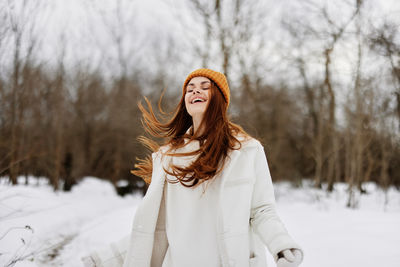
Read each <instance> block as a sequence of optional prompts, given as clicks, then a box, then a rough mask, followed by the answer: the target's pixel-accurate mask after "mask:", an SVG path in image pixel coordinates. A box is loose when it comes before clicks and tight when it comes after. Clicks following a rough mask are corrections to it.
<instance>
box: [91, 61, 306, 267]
mask: <svg viewBox="0 0 400 267" xmlns="http://www.w3.org/2000/svg"><path fill="white" fill-rule="evenodd" d="M229 97H230V93H229V86H228V82H227V80H226V77H225V75H224V74H222V73H220V72H216V71H213V70H210V69H198V70H195V71H194V72H192V73H190V74H189V75H188V77H187V78H186V80H185V82H184V84H183V92H182V97H181V100H180V102H179V104H178V105H177V107H176V111H175V114H174V115H173V117H172V118H171V119H170V120H169V121H167V122H161V121H159V120H158V119H157V117H156V116H155V114H154V113H153V110H152V107H151V104H150V103H149V102H147V104H148V110H146V109H145V108H144V107H143V106H141V105H140V108H141V110H142V112H143V121H144V126H145V129H146V131H147V132H148V133H150V134H152V135H153V136H155V137H164V138H165V140H166V141H165V143H164V145H162V146H161V147H160V146H158V145H157V144H156V143H155V142H154V141H152V140H151V139H147V138H142V139H141V140H142V142H143V143H144V144H145V145H147V146H148V147H151V148H152V149H153V153H152V154H151V157H148V158H147V159H145V160H142V161H140V162H139V163H138V164H136V165H135V167H136V170H134V171H132V173H134V174H136V175H138V176H141V177H142V178H143V179H144V180H145V181H146V182H147V183H150V186H149V189H148V191H147V193H146V196H145V197H144V198H143V201H142V202H141V204H140V205H139V207H138V208H137V210H136V214H135V217H134V220H133V226H132V233H131V235H130V237H129V239H128V241H126V243H120V244H119V245H117V246H116V245H112V246H111V249H110V250H108V252H101V253H93V254H92V255H91V256H90V257H87V258H86V259H85V262H86V263H85V264H86V266H110V267H111V266H113V267H116V266H122V265H123V267H150V266H151V267H187V266H193V267H204V266H207V267H221V266H222V267H228V266H229V267H233V266H236V267H265V266H267V263H266V258H265V257H266V255H265V246H267V247H268V249H269V251H270V252H271V254H272V255H273V256H274V259H275V261H276V262H277V266H279V267H296V266H299V265H300V263H301V262H302V260H303V251H302V250H301V248H300V246H299V245H298V244H296V242H294V240H292V238H291V237H290V236H289V234H288V233H287V231H286V228H285V227H284V225H283V223H282V222H281V220H280V219H279V217H278V215H277V213H276V211H275V197H274V191H273V186H272V180H271V176H270V172H269V169H268V163H267V159H266V157H265V153H264V149H263V146H262V145H261V144H260V142H259V141H257V140H256V139H254V138H252V137H251V136H249V135H248V134H247V133H246V132H245V131H244V130H243V129H242V128H241V127H240V126H238V125H236V124H234V123H232V122H230V121H229V119H228V117H227V109H228V105H229ZM125 240H126V239H125ZM127 243H129V245H127Z"/></svg>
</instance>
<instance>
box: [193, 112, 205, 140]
mask: <svg viewBox="0 0 400 267" xmlns="http://www.w3.org/2000/svg"><path fill="white" fill-rule="evenodd" d="M192 120H193V135H197V136H199V135H201V134H202V133H203V131H204V127H201V129H199V127H200V125H201V121H202V120H203V116H202V115H199V116H193V117H192Z"/></svg>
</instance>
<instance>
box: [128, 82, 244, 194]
mask: <svg viewBox="0 0 400 267" xmlns="http://www.w3.org/2000/svg"><path fill="white" fill-rule="evenodd" d="M210 90H211V91H210V94H211V97H210V100H209V101H208V105H207V109H206V111H205V114H204V117H203V120H202V122H201V124H200V126H199V129H201V128H203V129H204V131H203V132H202V134H201V135H198V134H194V133H193V128H192V129H191V130H192V131H191V133H189V134H187V131H188V129H189V128H190V127H191V126H192V117H191V116H190V115H189V113H188V112H187V110H186V106H185V94H183V95H182V98H181V100H180V102H179V104H178V106H177V107H176V108H175V111H174V112H173V116H172V117H171V118H170V119H168V117H167V115H168V114H167V113H166V112H164V111H163V110H162V108H161V101H162V97H163V95H161V96H160V99H159V102H158V109H159V111H160V113H161V117H163V119H162V120H164V122H163V121H162V120H159V119H158V118H157V116H156V115H155V114H154V112H153V108H152V105H151V103H150V101H149V100H148V99H147V98H146V97H145V101H146V104H147V108H148V110H146V109H145V108H144V107H143V105H142V104H141V103H139V104H138V106H139V109H140V111H141V112H142V115H143V118H142V124H143V127H144V129H145V131H146V132H147V133H148V134H150V135H151V136H153V137H156V138H163V139H164V140H165V142H164V145H165V146H167V147H168V150H167V152H166V155H168V156H176V157H185V156H193V155H197V157H196V159H195V160H194V161H193V162H192V163H191V164H190V165H189V166H176V165H172V164H170V166H169V168H168V169H165V168H164V171H165V172H166V173H167V174H169V175H171V176H174V177H175V178H176V180H168V181H169V182H171V183H178V182H179V183H181V184H182V185H184V186H186V187H193V186H195V185H197V184H201V183H203V182H205V181H207V180H211V179H212V178H214V177H215V176H216V175H217V174H218V173H219V172H220V171H221V170H222V168H223V166H224V163H225V159H226V157H227V156H228V152H229V150H234V149H239V148H240V147H241V143H240V141H239V140H238V139H237V136H238V135H239V134H241V135H243V136H244V137H249V135H248V134H247V133H246V132H245V131H244V130H243V129H242V127H240V126H239V125H237V124H234V123H232V122H231V121H229V119H228V116H227V112H226V111H227V105H228V104H227V103H226V101H225V99H224V97H223V95H222V93H221V91H220V90H219V88H218V86H217V85H216V84H215V83H214V82H213V81H211V87H210ZM185 138H188V139H189V141H192V140H198V141H199V144H200V148H199V149H198V150H195V151H190V152H186V153H176V152H175V150H176V149H178V148H181V147H183V146H184V145H185V140H184V139H185ZM138 139H139V141H140V142H141V143H142V144H143V145H145V146H146V147H147V148H149V149H150V150H151V151H152V152H156V151H158V150H159V148H160V145H159V144H158V143H157V142H156V141H154V140H153V139H150V138H148V137H145V136H140V137H139V138H138ZM152 169H153V166H152V157H151V155H148V156H147V157H146V158H144V159H138V163H136V164H135V170H132V171H131V173H132V174H134V175H137V176H139V177H141V178H142V179H143V180H144V181H145V182H146V183H147V184H149V183H150V182H151V175H152Z"/></svg>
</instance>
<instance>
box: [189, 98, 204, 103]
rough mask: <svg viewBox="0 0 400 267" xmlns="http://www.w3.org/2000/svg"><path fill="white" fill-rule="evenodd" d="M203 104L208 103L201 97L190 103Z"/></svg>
mask: <svg viewBox="0 0 400 267" xmlns="http://www.w3.org/2000/svg"><path fill="white" fill-rule="evenodd" d="M202 102H206V100H205V99H203V98H200V97H196V98H195V99H193V100H192V101H191V102H190V103H191V104H195V103H202Z"/></svg>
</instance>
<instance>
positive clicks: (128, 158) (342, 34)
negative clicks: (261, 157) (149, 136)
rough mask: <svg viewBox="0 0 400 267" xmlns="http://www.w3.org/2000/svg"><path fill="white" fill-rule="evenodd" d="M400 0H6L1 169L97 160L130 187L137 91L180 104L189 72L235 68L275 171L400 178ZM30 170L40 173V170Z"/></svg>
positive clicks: (351, 182)
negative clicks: (182, 88)
mask: <svg viewBox="0 0 400 267" xmlns="http://www.w3.org/2000/svg"><path fill="white" fill-rule="evenodd" d="M399 18H400V3H399V2H398V1H378V0H351V1H350V0H338V1H322V0H303V1H288V0H285V1H272V0H271V1H253V0H215V1H202V0H188V1H183V0H181V1H172V0H163V1H162V0H159V1H156V0H151V1H128V0H117V1H107V0H102V1H92V0H84V1H78V0H74V1H48V0H47V1H46V0H40V1H28V0H16V1H11V0H3V1H1V2H0V177H1V178H0V179H1V180H3V181H6V182H10V183H12V184H17V182H18V181H21V180H20V179H17V178H18V176H25V177H28V176H30V175H33V176H37V177H46V178H47V179H48V180H49V182H50V184H51V185H52V186H53V188H54V190H65V191H69V190H71V188H72V187H73V186H74V185H75V184H76V183H78V182H79V181H80V180H81V179H82V178H83V177H85V176H95V177H99V178H102V179H106V180H109V181H111V182H112V184H113V185H114V186H115V188H116V189H117V191H118V192H119V193H120V194H121V195H123V194H126V193H128V192H132V191H133V190H140V191H143V192H144V191H145V190H146V186H145V184H144V183H143V181H141V179H140V178H138V177H135V176H133V175H132V174H131V173H130V170H131V169H132V168H133V166H134V163H135V162H136V158H137V157H139V158H140V157H143V156H144V155H146V154H147V153H148V151H146V149H145V148H144V147H142V145H141V144H140V143H139V141H138V140H137V137H138V136H140V135H142V134H143V133H144V132H143V129H142V127H141V121H140V119H141V114H140V111H139V109H138V107H137V103H138V102H139V101H143V97H144V96H146V97H148V98H149V99H151V101H152V102H153V103H154V105H157V102H158V100H159V98H160V96H161V94H162V92H163V91H164V90H165V95H164V97H163V102H162V105H163V107H164V109H165V110H167V111H173V108H174V106H175V105H176V104H177V103H178V101H179V98H180V96H181V86H182V82H183V81H184V79H185V77H186V75H187V74H188V73H189V72H190V71H192V70H194V69H196V68H200V67H208V68H212V69H215V70H218V71H221V72H223V73H225V74H226V76H227V77H228V80H229V85H230V88H231V95H232V103H231V105H230V108H229V114H230V117H231V119H232V120H233V121H234V122H236V123H238V124H240V125H242V126H243V127H244V128H245V130H246V131H248V132H249V133H250V134H252V135H253V136H254V137H256V138H258V139H259V140H260V141H261V142H262V143H263V144H264V146H265V148H266V153H267V158H268V163H269V167H270V170H271V173H272V178H273V180H274V181H279V180H286V181H290V182H291V183H292V184H293V185H295V186H301V185H302V182H303V181H304V179H307V180H312V182H313V184H314V186H316V187H318V188H323V189H324V190H327V191H332V190H333V188H334V185H335V184H336V183H338V182H344V183H346V184H347V185H348V200H347V206H349V207H356V206H357V199H356V195H358V193H363V192H364V188H363V185H364V184H365V183H366V182H371V181H372V182H375V183H377V184H378V185H379V186H380V187H381V188H383V189H387V188H388V187H389V186H391V185H394V186H395V187H397V188H400V134H399V133H400V27H399V25H400V19H399ZM26 181H28V179H26Z"/></svg>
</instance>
